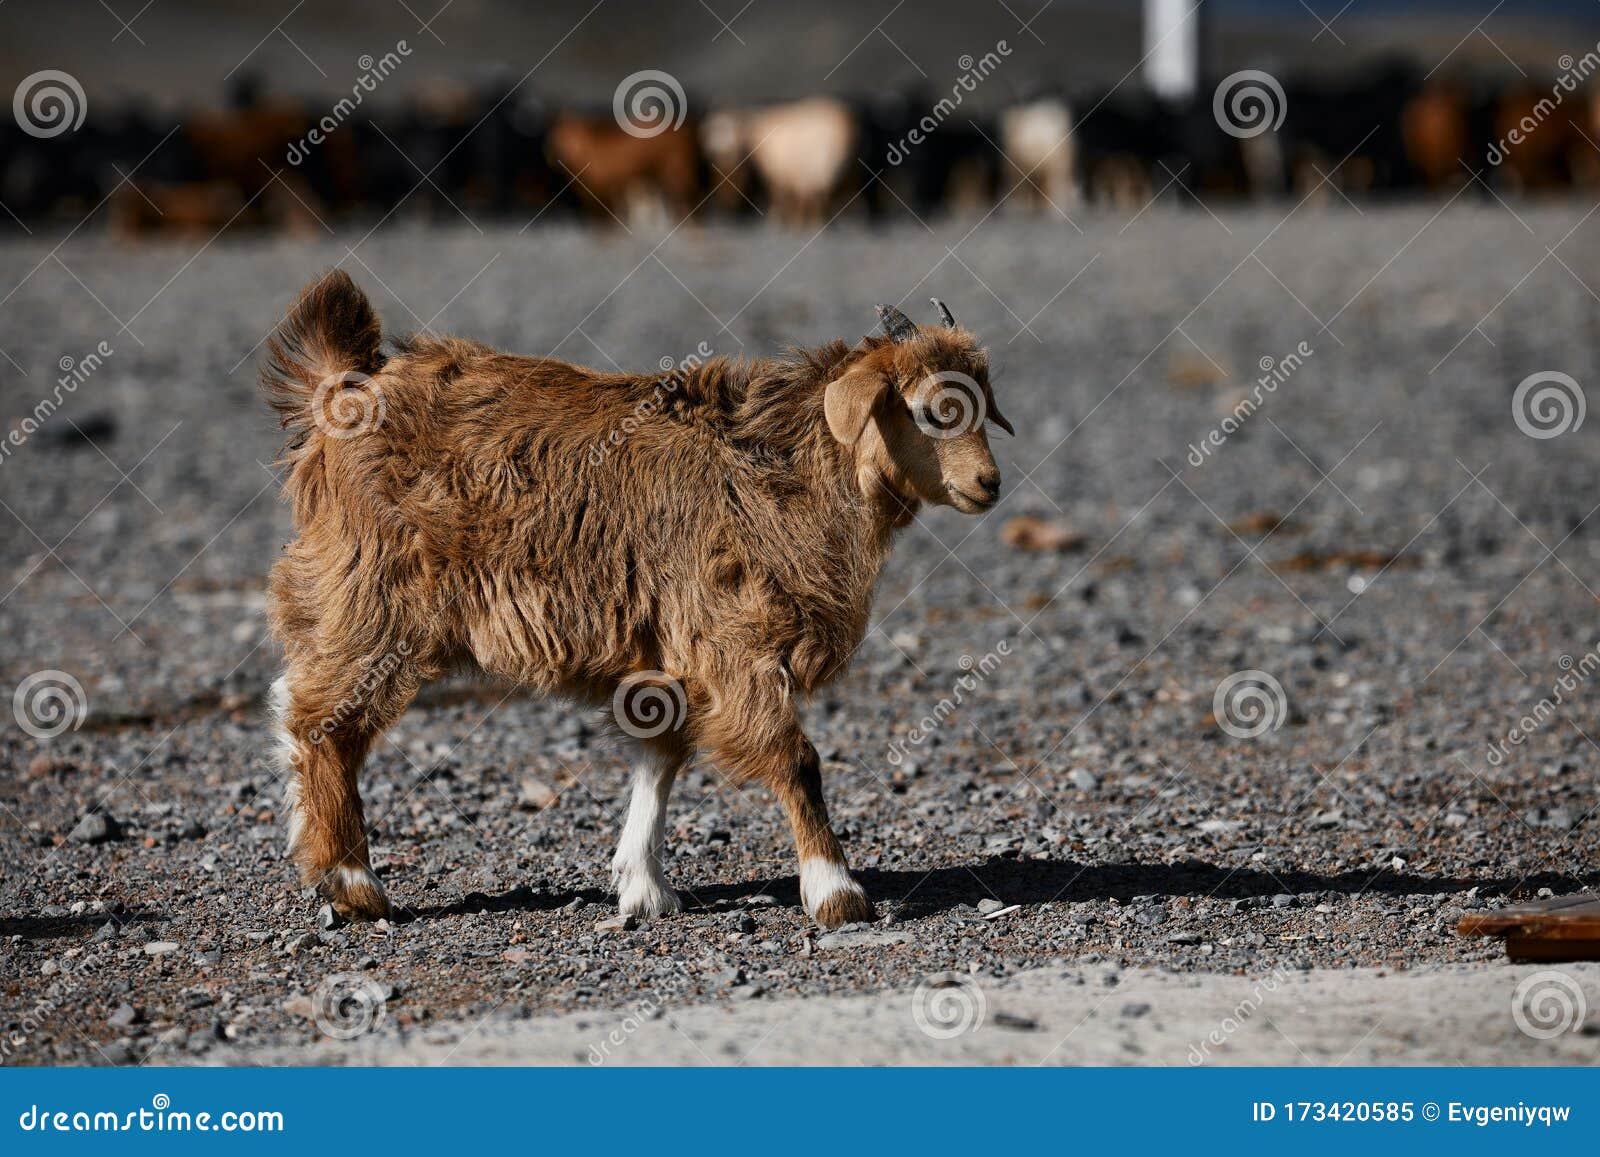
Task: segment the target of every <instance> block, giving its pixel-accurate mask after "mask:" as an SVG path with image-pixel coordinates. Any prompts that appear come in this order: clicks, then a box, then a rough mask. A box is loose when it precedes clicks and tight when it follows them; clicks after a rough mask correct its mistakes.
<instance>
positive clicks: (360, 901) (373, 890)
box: [317, 864, 394, 920]
mask: <svg viewBox="0 0 1600 1157" xmlns="http://www.w3.org/2000/svg"><path fill="white" fill-rule="evenodd" d="M317 891H318V892H320V893H321V894H322V897H323V898H324V899H325V900H327V901H328V903H330V904H332V905H333V910H334V911H335V912H337V913H339V915H341V916H343V917H344V918H345V919H346V920H379V919H382V918H384V917H387V916H389V915H391V914H392V913H393V911H394V909H393V907H392V906H391V905H390V903H389V897H388V896H387V895H386V894H385V893H384V890H383V885H382V884H380V883H378V877H376V876H374V875H373V874H372V869H371V868H357V867H352V866H350V865H348V864H340V865H339V866H338V867H336V868H331V869H329V870H328V871H327V872H326V873H325V874H324V875H323V877H322V879H321V881H320V882H319V883H318V885H317Z"/></svg>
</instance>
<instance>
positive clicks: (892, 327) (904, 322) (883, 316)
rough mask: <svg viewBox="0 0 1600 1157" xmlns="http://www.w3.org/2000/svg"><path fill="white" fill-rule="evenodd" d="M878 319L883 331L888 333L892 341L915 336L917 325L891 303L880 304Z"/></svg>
mask: <svg viewBox="0 0 1600 1157" xmlns="http://www.w3.org/2000/svg"><path fill="white" fill-rule="evenodd" d="M877 309H878V321H879V322H880V323H881V324H882V326H883V332H884V333H886V334H888V335H889V340H890V341H892V342H896V343H899V342H903V341H910V340H911V339H912V338H914V337H916V336H917V325H916V323H915V322H914V321H912V320H911V319H910V318H909V317H907V316H906V315H905V314H903V313H901V312H900V311H899V310H898V309H896V308H895V307H894V306H892V305H880V306H878V307H877Z"/></svg>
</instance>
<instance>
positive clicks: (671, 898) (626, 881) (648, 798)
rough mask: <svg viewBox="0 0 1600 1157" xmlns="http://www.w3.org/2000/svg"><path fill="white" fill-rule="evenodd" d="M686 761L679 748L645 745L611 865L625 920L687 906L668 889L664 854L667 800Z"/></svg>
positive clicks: (659, 913) (634, 774)
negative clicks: (683, 905)
mask: <svg viewBox="0 0 1600 1157" xmlns="http://www.w3.org/2000/svg"><path fill="white" fill-rule="evenodd" d="M684 757H685V752H684V751H683V750H681V749H680V748H678V747H677V746H674V745H670V744H669V745H665V746H663V745H661V744H659V743H641V744H640V745H639V754H638V757H637V759H636V760H635V762H634V765H633V796H632V798H631V799H630V800H629V802H628V818H627V821H626V822H625V823H624V824H623V825H622V839H621V840H620V841H618V843H617V854H616V856H615V857H613V858H612V861H611V885H612V887H613V888H614V889H615V890H616V893H617V907H618V908H619V909H620V910H621V911H622V912H623V914H625V915H629V916H645V917H649V916H660V915H662V914H663V913H666V912H676V911H677V910H678V909H679V908H680V907H681V906H682V905H681V903H680V901H679V900H678V894H677V893H676V892H674V891H673V890H672V889H671V888H670V887H668V886H667V875H666V870H665V869H664V867H663V866H662V863H661V853H662V849H663V848H664V847H665V845H666V831H667V800H668V798H670V797H671V795H672V783H673V780H674V779H676V778H677V775H678V769H679V768H680V767H682V766H683V761H684Z"/></svg>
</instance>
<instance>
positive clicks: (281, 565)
mask: <svg viewBox="0 0 1600 1157" xmlns="http://www.w3.org/2000/svg"><path fill="white" fill-rule="evenodd" d="M879 310H880V316H881V317H882V318H883V319H884V322H885V327H886V328H887V329H888V330H889V336H888V337H886V338H879V337H869V338H865V339H863V340H862V341H861V342H860V343H858V344H857V345H856V346H854V347H848V346H846V345H845V344H844V343H843V342H838V341H835V342H831V343H829V344H827V345H825V346H823V347H821V348H820V349H817V350H813V351H810V352H799V351H796V352H794V353H793V354H791V355H790V356H789V357H787V358H785V359H775V360H761V361H754V362H735V361H728V360H725V359H720V358H716V359H712V360H710V361H708V362H706V363H705V364H703V365H698V366H695V367H693V368H690V369H678V370H673V371H671V372H670V373H668V374H666V375H664V376H662V375H657V376H651V375H644V374H641V375H632V374H605V373H598V372H596V371H594V370H589V369H584V368H581V367H579V366H573V365H569V364H567V363H565V362H559V361H554V360H552V359H548V358H529V357H519V356H514V355H511V354H504V353H498V352H496V351H494V350H492V349H490V348H488V347H486V346H483V345H480V344H478V343H476V342H471V341H464V340H460V339H455V338H440V337H413V338H410V339H408V340H405V341H401V342H400V343H398V347H397V350H396V352H395V353H394V354H393V355H392V356H389V357H387V358H386V357H385V356H384V354H383V353H382V352H380V349H379V344H380V331H379V325H378V319H377V317H376V316H375V315H374V314H373V312H372V308H371V306H370V305H369V304H368V302H367V299H366V298H365V296H363V294H362V293H361V291H360V290H359V289H357V288H356V286H355V285H354V284H353V283H352V282H351V280H350V279H349V278H348V277H347V276H346V275H345V274H343V273H342V272H334V273H330V274H329V275H327V276H326V277H324V278H323V279H322V280H321V281H319V282H317V283H316V284H314V285H312V286H311V287H309V288H308V289H307V290H306V291H305V292H304V293H303V294H302V295H301V297H300V299H299V301H298V302H297V303H296V304H295V306H294V307H293V309H292V310H291V311H290V313H289V316H288V318H287V319H286V320H285V322H284V324H283V326H282V328H281V329H280V330H279V332H278V335H277V336H276V338H275V339H274V341H273V343H272V345H271V347H270V356H269V360H268V363H267V365H266V368H265V370H264V372H263V375H262V376H263V382H264V384H265V386H266V389H267V391H268V395H269V398H270V400H271V402H272V404H273V405H274V406H275V407H276V408H277V409H278V410H279V411H280V412H281V413H282V414H283V418H284V425H285V426H286V427H288V428H290V429H291V430H292V431H293V433H292V436H291V438H290V441H289V443H288V446H287V447H286V449H285V454H284V459H285V465H286V466H287V470H288V472H287V477H286V483H285V490H286V493H287V495H288V497H289V499H290V500H291V501H292V503H293V507H294V517H295V523H296V526H297V528H298V537H297V538H296V539H295V541H294V542H292V543H291V544H290V545H289V546H288V547H287V548H286V553H285V556H284V557H283V558H282V560H281V561H279V562H278V564H277V565H276V566H275V567H274V568H273V570H272V578H271V591H270V600H269V613H270V616H271V620H272V626H273V630H274V633H275V634H276V636H277V638H278V640H279V642H280V643H281V644H282V646H283V649H284V652H285V659H286V669H285V672H284V675H283V677H282V678H281V679H280V680H279V681H278V683H277V684H276V685H275V687H274V698H275V702H276V707H277V710H278V719H279V724H280V728H281V738H282V741H283V744H284V747H285V751H286V755H287V758H288V762H289V766H290V768H291V769H292V771H293V773H294V779H293V783H292V785H291V787H290V789H289V801H288V802H289V807H288V809H287V810H288V820H289V829H290V849H291V853H292V854H293V855H294V857H295V858H296V860H297V861H298V863H299V866H300V870H301V873H302V875H303V878H304V879H305V881H306V882H307V883H310V884H315V885H317V886H318V887H320V888H321V889H322V891H323V893H324V894H325V895H326V896H327V897H328V899H329V900H331V902H332V903H333V904H334V906H335V907H336V908H337V909H338V910H339V911H340V912H341V913H344V914H345V915H348V916H355V917H376V916H381V915H384V914H385V913H387V912H388V911H389V902H388V900H387V898H386V897H385V895H384V892H383V888H382V887H381V886H380V885H379V883H378V880H377V878H376V877H375V876H374V875H373V873H372V870H371V865H370V861H369V859H368V853H367V840H366V827H365V824H364V821H363V818H362V810H361V798H360V794H359V791H358V788H357V775H358V772H359V770H360V767H361V763H362V759H363V757H364V756H365V755H366V752H367V750H368V748H369V747H370V746H371V745H372V743H373V741H374V739H375V738H376V737H377V736H378V735H379V734H380V733H381V732H382V731H383V729H384V728H386V727H388V726H389V725H390V724H391V723H393V722H394V720H395V719H396V718H397V717H398V716H399V715H400V714H401V712H403V711H404V710H405V709H406V706H407V705H408V704H409V703H410V702H411V700H412V697H413V696H414V695H415V694H416V692H417V690H418V688H419V687H420V686H421V685H422V684H423V683H425V682H427V681H428V680H430V679H433V678H436V677H437V676H439V675H440V674H442V673H444V672H446V671H448V670H452V669H457V668H461V667H472V666H476V667H477V668H478V669H481V670H482V671H484V672H487V673H488V674H490V675H492V676H496V677H499V678H503V679H506V680H510V681H512V682H513V683H515V684H518V685H521V686H524V687H527V688H529V689H531V690H534V691H538V692H545V693H550V692H555V693H562V694H566V695H569V696H572V697H574V698H576V699H578V700H580V701H584V702H588V703H593V704H603V703H607V702H610V703H611V704H612V707H613V711H614V713H615V715H616V723H617V725H618V728H619V729H620V730H621V731H622V732H624V733H625V734H627V735H631V736H632V737H633V738H635V739H638V740H639V741H640V744H641V748H642V752H641V754H642V758H641V759H640V761H639V762H638V763H637V764H636V766H635V769H634V773H633V777H634V778H633V797H632V803H631V805H630V809H629V814H628V818H627V821H626V824H625V826H624V831H623V835H622V841H621V844H620V846H619V848H618V851H617V855H616V858H615V860H614V861H613V865H612V867H613V874H614V882H615V885H616V888H617V891H618V893H619V900H620V904H621V907H622V909H623V911H624V912H628V913H634V914H640V915H657V914H660V913H662V912H666V911H670V910H674V909H676V908H677V907H678V899H677V896H676V895H675V894H674V893H673V891H672V890H671V889H670V888H669V887H667V885H666V880H665V877H664V874H663V872H662V866H661V850H662V840H663V833H664V822H665V808H666V803H667V798H668V795H669V793H670V792H671V789H672V783H673V780H674V778H675V777H676V775H677V773H678V771H679V769H680V768H681V767H682V766H683V765H684V763H685V761H686V760H688V759H689V758H690V757H691V756H692V755H693V754H694V753H695V752H696V750H699V751H701V752H703V753H704V754H706V755H708V756H710V757H711V758H712V759H713V760H715V761H716V762H717V763H718V764H719V765H720V766H721V768H722V769H723V770H724V771H725V772H726V774H727V776H728V777H729V779H730V780H731V781H733V782H735V783H744V782H748V781H750V780H760V781H762V782H763V783H765V784H767V785H768V786H769V787H770V788H772V790H773V791H774V792H775V793H776V794H777V796H778V799H779V800H780V801H781V802H782V804H783V807H784V809H785V811H786V812H787V814H788V818H789V821H790V823H791V825H792V826H793V829H794V837H795V842H796V845H797V848H798V852H799V858H800V890H801V897H802V900H803V902H804V904H805V908H806V911H807V912H809V913H810V914H811V915H812V916H813V917H815V918H816V920H817V921H819V922H820V923H822V924H823V925H827V926H833V925H837V924H841V923H845V922H848V921H855V920H866V919H870V918H871V917H872V916H873V907H872V904H871V902H870V901H869V900H868V899H867V896H866V893H865V892H864V891H863V890H862V889H861V887H860V885H858V884H857V883H856V882H855V881H854V880H853V879H852V878H851V876H850V873H849V870H848V868H847V867H846V864H845V857H844V852H843V850H842V849H841V848H840V846H839V841H838V839H837V838H836V837H835V836H834V833H833V830H832V828H831V827H830V826H829V823H828V811H827V807H826V805H825V804H824V802H823V797H822V780H821V775H820V767H819V761H818V757H817V752H816V749H815V748H814V747H813V746H812V745H811V743H810V742H809V741H808V740H807V739H806V736H805V734H804V732H803V731H802V730H801V724H800V715H799V711H798V707H797V700H798V699H799V698H800V697H801V696H802V695H806V694H808V693H810V692H812V691H814V690H816V689H817V688H818V687H820V686H822V685H823V684H825V683H827V682H828V681H829V680H831V679H833V678H834V677H836V676H837V675H839V674H840V672H841V671H843V670H844V667H845V665H846V663H847V662H848V661H849V659H850V658H851V656H852V654H853V653H854V651H855V649H856V647H857V645H858V644H859V643H860V642H861V639H862V637H863V636H864V634H865V633H866V629H867V616H868V610H869V606H870V603H871V599H872V591H873V586H874V583H875V582H876V580H877V577H878V572H879V570H880V568H881V567H882V566H883V563H884V561H885V559H886V558H887V556H888V553H889V549H890V545H891V539H892V537H893V532H894V531H895V530H896V529H898V528H901V527H904V526H905V525H906V524H907V523H909V522H910V520H911V519H912V517H913V515H914V514H915V512H916V510H917V509H918V507H919V505H920V504H921V503H924V502H929V503H940V504H944V505H949V506H954V507H955V508H957V509H958V510H962V511H964V512H967V513H979V512H982V511H985V510H988V509H989V508H990V507H992V506H993V505H994V503H995V501H996V500H997V498H998V494H999V485H1000V476H999V473H998V471H997V470H996V468H995V463H994V458H993V456H992V455H991V453H990V451H989V445H988V440H987V435H986V433H985V431H984V428H983V421H984V418H985V416H987V417H988V419H989V420H991V421H994V422H996V423H997V424H998V425H1000V426H1002V427H1003V428H1005V429H1007V430H1009V429H1010V426H1009V425H1008V424H1007V423H1006V422H1005V419H1004V418H1002V417H1000V415H999V412H998V411H997V410H996V409H995V404H994V397H993V394H992V392H991V390H990V387H989V383H988V365H987V357H986V354H985V352H984V351H983V350H982V349H981V348H980V347H979V346H978V343H977V341H976V339H975V338H974V337H973V335H972V334H970V333H968V332H967V331H965V330H963V329H959V328H957V327H956V326H955V323H954V319H952V318H951V317H950V316H949V312H948V311H946V310H943V309H942V307H941V310H942V312H943V316H944V319H945V322H946V324H944V325H941V326H937V327H932V328H928V329H918V328H917V327H915V326H914V325H912V324H911V323H910V322H909V321H908V320H906V318H905V316H904V315H903V314H901V313H899V311H897V310H892V309H887V308H886V307H881V306H880V307H879ZM352 419H353V420H352ZM635 693H637V696H638V702H637V703H636V704H633V705H630V704H629V703H628V702H627V700H628V699H629V698H630V696H634V695H635ZM661 709H665V712H664V713H663V711H662V710H661ZM635 711H637V716H636V715H635V714H634V713H635ZM652 712H655V714H653V715H652V714H651V713H652Z"/></svg>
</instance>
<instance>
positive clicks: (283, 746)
mask: <svg viewBox="0 0 1600 1157" xmlns="http://www.w3.org/2000/svg"><path fill="white" fill-rule="evenodd" d="M292 701H293V696H292V695H291V694H290V692H289V677H288V676H287V675H280V676H278V678H277V679H276V680H274V681H273V684H272V691H271V693H270V695H269V697H268V703H269V707H270V710H271V712H272V730H273V738H274V739H275V740H276V743H277V748H276V751H275V755H276V758H277V762H278V767H279V769H280V770H281V771H282V773H283V774H284V775H285V776H287V777H288V781H287V782H286V783H285V784H284V785H283V813H284V821H285V825H286V827H287V829H288V833H289V855H291V856H293V855H294V854H295V851H296V850H297V849H298V848H299V847H300V839H301V837H302V836H303V835H304V834H305V824H306V819H305V812H304V811H303V810H302V809H301V807H300V765H301V763H302V762H303V760H302V759H301V758H300V745H299V742H298V741H297V740H296V739H295V737H294V736H293V735H291V734H290V733H289V725H288V722H287V720H288V717H289V707H290V705H291V703H292Z"/></svg>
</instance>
